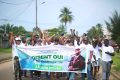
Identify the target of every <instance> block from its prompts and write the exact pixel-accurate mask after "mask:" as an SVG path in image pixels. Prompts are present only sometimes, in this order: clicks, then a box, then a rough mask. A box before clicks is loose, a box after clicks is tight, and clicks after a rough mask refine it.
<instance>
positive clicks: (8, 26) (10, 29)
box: [0, 23, 26, 35]
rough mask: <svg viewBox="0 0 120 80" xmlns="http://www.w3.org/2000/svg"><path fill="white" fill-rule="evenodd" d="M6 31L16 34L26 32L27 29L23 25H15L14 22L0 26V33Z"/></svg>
mask: <svg viewBox="0 0 120 80" xmlns="http://www.w3.org/2000/svg"><path fill="white" fill-rule="evenodd" d="M5 31H6V33H7V34H9V33H10V32H13V33H14V34H15V35H21V34H25V33H26V30H25V28H24V27H23V26H14V25H13V24H12V25H11V24H9V23H8V24H4V25H1V26H0V33H1V34H2V33H4V32H5Z"/></svg>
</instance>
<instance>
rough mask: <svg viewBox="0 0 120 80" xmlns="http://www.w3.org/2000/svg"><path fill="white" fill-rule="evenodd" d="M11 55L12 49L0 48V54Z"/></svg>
mask: <svg viewBox="0 0 120 80" xmlns="http://www.w3.org/2000/svg"><path fill="white" fill-rule="evenodd" d="M4 53H12V48H0V54H4Z"/></svg>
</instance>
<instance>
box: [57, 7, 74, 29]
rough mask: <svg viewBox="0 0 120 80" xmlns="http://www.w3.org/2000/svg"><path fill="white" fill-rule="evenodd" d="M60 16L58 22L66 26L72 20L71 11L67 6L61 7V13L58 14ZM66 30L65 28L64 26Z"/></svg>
mask: <svg viewBox="0 0 120 80" xmlns="http://www.w3.org/2000/svg"><path fill="white" fill-rule="evenodd" d="M59 18H60V22H61V23H62V24H63V23H64V26H65V27H66V25H67V23H68V22H69V23H71V22H72V20H73V15H72V12H71V11H70V10H69V9H68V8H67V7H64V8H63V9H61V14H60V15H59ZM66 30H67V28H66Z"/></svg>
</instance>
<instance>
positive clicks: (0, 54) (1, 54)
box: [0, 48, 12, 62]
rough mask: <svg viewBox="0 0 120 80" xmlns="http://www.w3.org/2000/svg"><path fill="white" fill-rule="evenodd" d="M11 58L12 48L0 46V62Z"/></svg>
mask: <svg viewBox="0 0 120 80" xmlns="http://www.w3.org/2000/svg"><path fill="white" fill-rule="evenodd" d="M11 58H12V48H0V62H2V61H4V60H9V59H11Z"/></svg>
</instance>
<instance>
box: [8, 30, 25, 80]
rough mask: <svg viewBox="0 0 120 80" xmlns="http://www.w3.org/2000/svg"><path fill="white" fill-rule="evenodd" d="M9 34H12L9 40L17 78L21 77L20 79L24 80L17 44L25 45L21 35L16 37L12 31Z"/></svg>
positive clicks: (16, 79)
mask: <svg viewBox="0 0 120 80" xmlns="http://www.w3.org/2000/svg"><path fill="white" fill-rule="evenodd" d="M9 36H10V37H9V38H10V39H9V42H10V45H12V53H13V60H14V71H15V73H14V74H15V80H18V77H19V80H22V70H21V68H20V62H19V57H18V54H17V49H16V47H17V46H23V45H22V42H21V38H20V36H16V37H14V35H13V33H12V32H11V33H10V35H9Z"/></svg>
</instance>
